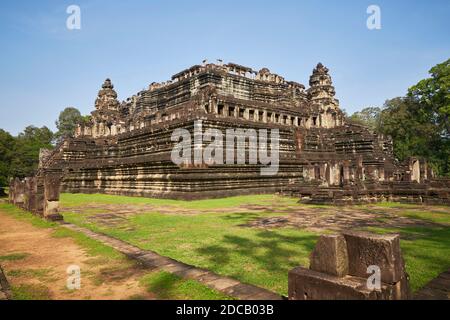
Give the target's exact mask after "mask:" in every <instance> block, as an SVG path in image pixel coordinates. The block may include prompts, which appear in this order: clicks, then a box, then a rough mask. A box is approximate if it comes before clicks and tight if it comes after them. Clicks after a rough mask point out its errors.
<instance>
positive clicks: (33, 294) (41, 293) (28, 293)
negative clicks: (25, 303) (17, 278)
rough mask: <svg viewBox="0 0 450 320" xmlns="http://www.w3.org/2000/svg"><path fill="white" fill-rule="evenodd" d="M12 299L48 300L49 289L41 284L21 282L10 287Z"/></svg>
mask: <svg viewBox="0 0 450 320" xmlns="http://www.w3.org/2000/svg"><path fill="white" fill-rule="evenodd" d="M11 292H12V297H13V299H14V300H49V299H50V290H49V289H48V287H46V286H45V285H42V284H22V285H19V286H13V287H12V288H11Z"/></svg>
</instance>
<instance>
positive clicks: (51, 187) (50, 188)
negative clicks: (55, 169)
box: [44, 175, 61, 201]
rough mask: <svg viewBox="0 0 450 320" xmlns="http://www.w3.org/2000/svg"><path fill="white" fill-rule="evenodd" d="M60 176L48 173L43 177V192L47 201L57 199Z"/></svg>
mask: <svg viewBox="0 0 450 320" xmlns="http://www.w3.org/2000/svg"><path fill="white" fill-rule="evenodd" d="M60 184H61V178H60V176H59V175H48V176H45V178H44V194H45V199H46V200H48V201H58V200H59V189H60Z"/></svg>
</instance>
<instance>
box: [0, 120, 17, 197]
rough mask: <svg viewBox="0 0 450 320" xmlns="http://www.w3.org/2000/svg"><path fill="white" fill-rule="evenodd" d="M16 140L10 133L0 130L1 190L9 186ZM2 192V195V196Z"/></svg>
mask: <svg viewBox="0 0 450 320" xmlns="http://www.w3.org/2000/svg"><path fill="white" fill-rule="evenodd" d="M14 148H15V140H14V137H13V136H11V135H10V134H9V133H8V132H6V131H4V130H2V129H0V189H2V188H4V187H5V186H7V185H8V179H9V177H10V168H11V162H12V159H13V156H14ZM1 193H2V192H1V190H0V194H1Z"/></svg>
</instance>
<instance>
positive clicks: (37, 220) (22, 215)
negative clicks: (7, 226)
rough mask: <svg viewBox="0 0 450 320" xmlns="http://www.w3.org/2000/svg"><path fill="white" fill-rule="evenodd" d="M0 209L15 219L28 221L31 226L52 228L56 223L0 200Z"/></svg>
mask: <svg viewBox="0 0 450 320" xmlns="http://www.w3.org/2000/svg"><path fill="white" fill-rule="evenodd" d="M0 210H1V211H2V212H5V213H7V214H8V215H10V216H12V217H13V218H15V219H18V220H21V221H25V222H29V223H31V224H32V225H33V226H35V227H38V228H53V227H55V226H57V225H58V224H56V223H54V222H50V221H48V220H45V219H43V218H41V217H38V216H35V215H33V214H31V213H29V212H27V211H25V210H22V209H20V208H18V207H16V206H14V205H12V204H9V203H6V202H0Z"/></svg>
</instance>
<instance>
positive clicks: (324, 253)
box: [288, 232, 411, 300]
mask: <svg viewBox="0 0 450 320" xmlns="http://www.w3.org/2000/svg"><path fill="white" fill-rule="evenodd" d="M372 272H374V273H373V274H372ZM288 278H289V289H288V290H289V299H290V300H406V299H410V298H411V293H410V289H409V280H408V274H407V273H406V271H405V264H404V260H403V257H402V253H401V250H400V239H399V236H398V235H374V234H369V233H362V232H346V233H343V234H340V235H323V236H321V237H320V239H319V241H318V242H317V244H316V247H315V249H314V251H313V252H312V253H311V256H310V268H309V269H307V268H303V267H298V268H295V269H293V270H291V271H290V272H289V276H288ZM377 281H378V282H377Z"/></svg>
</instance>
